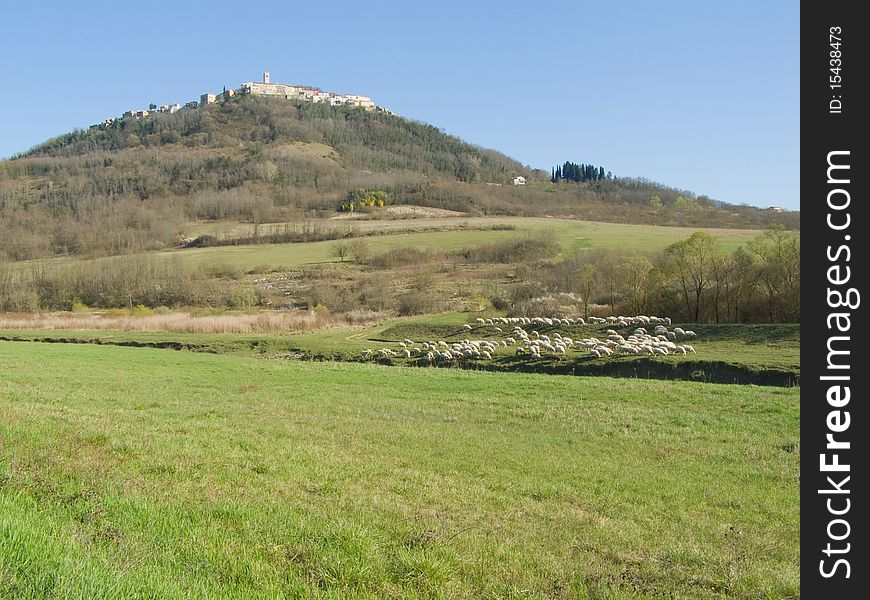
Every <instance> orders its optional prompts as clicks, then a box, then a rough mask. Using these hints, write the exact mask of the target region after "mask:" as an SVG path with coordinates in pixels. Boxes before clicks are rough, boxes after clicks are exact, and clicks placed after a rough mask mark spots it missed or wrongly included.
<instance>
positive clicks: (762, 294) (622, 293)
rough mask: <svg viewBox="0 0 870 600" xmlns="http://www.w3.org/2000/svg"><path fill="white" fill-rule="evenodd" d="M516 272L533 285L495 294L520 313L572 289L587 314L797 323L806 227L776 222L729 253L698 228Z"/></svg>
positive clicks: (580, 253) (503, 304)
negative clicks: (671, 239) (655, 247)
mask: <svg viewBox="0 0 870 600" xmlns="http://www.w3.org/2000/svg"><path fill="white" fill-rule="evenodd" d="M518 278H520V279H523V280H525V281H527V282H529V283H532V284H534V285H531V287H529V286H528V285H518V286H516V288H515V289H514V290H513V295H512V296H510V297H507V298H506V297H500V298H497V299H495V301H494V304H496V305H497V306H501V307H502V308H504V309H507V310H509V311H511V312H513V313H515V314H523V313H524V312H527V311H530V310H531V312H534V311H535V310H541V306H540V299H541V298H545V297H547V296H548V295H550V294H572V295H573V296H572V297H575V298H577V309H578V312H580V313H581V316H584V317H588V316H589V315H598V316H601V315H610V314H617V315H618V314H624V315H636V314H655V315H668V316H671V317H672V318H674V319H677V320H678V321H681V322H695V323H702V322H713V323H749V322H764V323H776V322H799V321H800V233H798V232H790V231H786V230H784V229H782V228H779V227H777V228H771V229H769V230H767V231H765V232H763V233H760V234H759V235H758V236H757V237H756V238H755V239H753V240H751V241H750V242H748V243H747V244H746V245H744V246H740V247H738V248H737V249H736V250H733V251H731V252H726V251H725V250H723V249H722V247H721V245H720V244H719V242H718V241H717V240H716V238H714V237H713V236H711V235H709V234H707V233H704V232H697V233H694V234H692V235H691V236H689V237H688V238H686V239H684V240H680V241H678V242H675V243H673V244H671V245H669V246H668V247H667V248H665V250H664V251H662V252H659V253H653V254H649V253H642V252H629V251H621V250H609V249H608V250H603V249H599V250H591V251H578V252H576V253H575V254H572V255H571V256H568V257H567V258H566V259H565V260H563V261H557V262H550V263H546V264H543V265H535V266H534V267H532V268H528V269H524V270H523V271H522V272H521V273H519V274H518ZM533 306H534V309H533V310H532V307H533ZM538 314H540V313H538Z"/></svg>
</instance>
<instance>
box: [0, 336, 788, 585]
mask: <svg viewBox="0 0 870 600" xmlns="http://www.w3.org/2000/svg"><path fill="white" fill-rule="evenodd" d="M85 365H87V367H84V366H85ZM0 373H2V374H3V376H2V377H0V436H2V443H0V597H4V598H6V597H9V598H43V597H63V598H133V597H137V598H151V597H153V598H174V597H189V598H193V597H197V598H201V597H209V598H223V597H230V598H280V597H287V598H295V597H321V598H354V597H358V598H368V597H371V598H384V597H394V598H415V597H417V598H423V597H426V598H430V597H436V598H438V597H443V598H552V597H568V598H648V597H655V596H667V595H674V596H677V597H689V598H721V597H741V598H749V597H752V598H783V597H789V596H792V597H796V596H798V595H799V594H800V580H799V573H798V562H799V549H798V540H799V534H798V526H799V499H798V475H799V437H798V436H799V392H798V390H796V389H784V388H772V387H755V386H727V385H709V384H699V383H688V382H676V383H674V382H668V383H664V382H658V381H643V380H641V381H638V380H618V379H608V378H580V377H575V378H571V377H552V376H540V375H527V374H501V373H477V372H469V371H460V370H441V369H391V368H388V367H381V366H376V365H362V364H339V363H310V362H298V361H267V360H258V359H255V358H251V357H243V356H230V355H212V354H202V353H189V352H167V351H163V350H155V349H146V348H119V347H111V346H95V345H72V344H30V343H8V342H0Z"/></svg>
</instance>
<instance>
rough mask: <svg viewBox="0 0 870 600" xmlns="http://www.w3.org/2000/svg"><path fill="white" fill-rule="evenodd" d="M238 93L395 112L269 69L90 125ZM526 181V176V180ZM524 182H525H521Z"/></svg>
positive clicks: (201, 104) (197, 105) (98, 126)
mask: <svg viewBox="0 0 870 600" xmlns="http://www.w3.org/2000/svg"><path fill="white" fill-rule="evenodd" d="M235 96H269V97H271V98H283V99H285V100H297V101H301V102H312V103H323V104H329V105H330V106H354V107H358V108H363V109H365V110H377V111H380V112H385V113H387V114H390V115H392V114H393V113H392V112H391V111H389V110H387V109H386V108H383V107H381V106H376V105H375V103H374V102H373V101H372V99H371V98H369V97H368V96H359V95H356V94H337V93H335V92H325V91H323V90H321V89H320V88H316V87H311V86H309V85H290V84H287V83H272V78H271V75H270V74H269V72H268V71H265V72H264V73H263V81H246V82H245V83H243V84H241V86H239V87H238V88H237V89H229V90H228V89H226V88H224V90H223V91H222V92H221V93H220V94H211V93H209V92H206V93H205V94H202V95H201V96H200V97H199V102H197V101H196V100H192V101H190V102H187V103H185V104H184V106H181V105H179V104H163V105H161V106H160V108H157V105H156V104H153V103H152V104H151V105H150V106H149V107H148V110H144V109H143V110H128V111H127V112H125V113H124V114H123V115H122V116H121V117H120V118H119V119H106V120H105V121H103V122H102V123H97V124H96V125H93V126H91V129H105V128H107V127H108V126H110V125H112V124H114V123H115V122H116V121H118V120H123V119H144V118H146V117H148V116H149V115H154V114H157V113H170V114H172V113H175V112H178V111H179V110H190V109H194V108H205V107H206V106H208V105H209V104H216V103H218V102H226V101H228V100H230V99H232V98H234V97H235ZM523 183H525V180H523ZM519 185H522V184H519Z"/></svg>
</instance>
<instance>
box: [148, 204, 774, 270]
mask: <svg viewBox="0 0 870 600" xmlns="http://www.w3.org/2000/svg"><path fill="white" fill-rule="evenodd" d="M314 223H315V224H317V225H318V226H320V227H325V228H328V227H333V228H336V229H340V230H342V231H345V232H347V233H351V232H355V233H357V234H359V233H362V234H366V233H370V232H372V231H377V232H378V233H379V234H381V235H374V236H367V237H366V239H367V240H368V242H369V245H370V247H371V250H372V251H373V252H375V253H378V252H386V251H387V250H391V249H394V248H402V247H413V248H417V249H421V250H435V251H451V250H459V249H461V248H464V247H468V246H477V245H480V244H486V243H492V242H499V241H502V240H506V239H510V238H513V237H517V236H518V235H528V234H529V233H533V234H534V233H540V232H544V231H549V232H552V233H553V235H554V236H555V239H556V241H557V242H558V243H559V244H560V246H561V247H562V250H563V252H570V251H573V250H576V249H583V248H618V249H622V250H638V251H642V252H649V251H657V250H663V249H664V248H665V247H666V246H667V245H668V244H672V243H674V242H676V241H678V240H682V239H685V238H687V237H689V236H690V235H691V234H692V233H694V232H695V231H698V228H691V227H666V226H661V225H633V224H622V223H600V222H594V221H580V220H575V219H558V218H542V217H540V218H536V217H467V218H459V217H446V218H445V217H436V218H420V219H396V220H374V219H373V220H359V221H350V220H342V221H338V222H335V221H333V220H330V219H321V220H317V221H315V222H314ZM274 225H275V227H276V228H277V229H278V230H279V231H280V227H281V225H282V224H274ZM424 226H429V227H433V228H449V227H455V228H456V229H455V230H447V231H432V232H414V233H407V232H405V231H403V230H405V229H412V230H413V229H414V228H420V227H424ZM498 226H505V227H513V228H514V229H504V230H499V229H493V228H494V227H498ZM252 227H253V226H251V225H248V224H241V223H239V224H235V225H231V226H227V225H226V224H220V225H212V226H209V225H207V224H203V223H198V224H196V226H195V227H194V231H196V232H197V233H199V234H203V233H210V234H216V235H218V236H220V232H221V231H227V230H228V232H229V233H228V235H229V237H234V236H235V237H238V236H240V235H251V233H252V231H253V230H252ZM268 227H269V226H268V225H264V226H261V229H263V231H264V232H268V231H269V228H268ZM475 229H479V230H475ZM704 230H705V231H707V232H708V233H710V234H711V235H713V236H714V237H715V238H716V239H717V240H719V242H720V243H721V245H722V248H723V249H724V250H726V251H729V252H730V251H733V250H735V249H736V248H737V247H738V246H740V245H741V244H745V243H746V242H748V241H749V240H752V239H753V238H755V237H757V236H758V234H759V233H760V232H759V231H758V230H755V229H704ZM333 246H334V242H331V241H326V242H308V243H302V244H271V245H257V246H222V247H213V248H192V249H184V250H176V251H172V252H168V253H165V255H180V256H182V257H184V259H185V260H187V261H190V263H191V264H196V265H199V264H206V263H226V264H231V265H234V266H237V267H239V268H243V269H249V268H253V267H255V266H258V265H272V266H286V267H298V266H301V265H304V264H312V263H322V262H336V261H338V259H337V258H336V257H335V256H333V255H332V248H333Z"/></svg>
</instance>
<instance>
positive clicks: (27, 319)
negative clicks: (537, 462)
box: [0, 311, 800, 385]
mask: <svg viewBox="0 0 870 600" xmlns="http://www.w3.org/2000/svg"><path fill="white" fill-rule="evenodd" d="M300 313H301V315H300V316H296V317H291V316H288V315H285V314H284V313H282V312H276V313H271V314H270V313H268V312H265V313H259V314H255V315H250V314H244V313H242V314H219V315H215V316H202V317H196V316H190V315H183V314H180V313H173V314H169V315H165V316H161V315H153V316H145V317H113V316H105V317H100V316H99V315H97V314H84V315H82V314H76V313H71V314H67V315H50V316H42V317H33V316H29V315H22V316H20V317H6V318H0V340H2V339H6V340H19V341H49V342H77V343H96V344H102V345H134V346H150V347H164V348H174V349H183V350H192V351H198V352H211V353H219V354H238V355H245V356H258V357H265V358H276V357H278V358H281V357H291V358H308V359H317V360H334V361H343V362H348V361H350V362H359V361H363V360H364V359H363V357H362V356H361V353H362V351H363V350H365V349H367V348H371V349H374V350H375V351H377V349H379V348H393V349H396V350H398V349H400V348H399V346H398V344H399V342H401V341H402V340H404V339H412V340H415V341H416V342H417V344H420V343H421V342H422V341H425V340H446V341H448V342H455V341H460V340H462V339H464V338H471V339H488V340H495V341H499V340H502V339H506V338H507V337H509V336H510V335H511V334H510V333H509V332H496V331H495V330H494V328H492V327H487V326H477V325H475V326H474V328H473V329H472V330H470V331H466V330H465V329H464V327H463V324H464V323H466V322H468V323H473V322H474V320H475V318H476V317H477V316H478V315H479V314H480V313H471V312H456V313H444V314H440V315H424V316H418V317H403V318H392V319H387V320H385V321H381V322H377V323H370V324H363V325H357V326H347V325H342V324H339V323H338V322H336V321H334V320H332V319H331V318H330V315H319V314H317V313H316V312H304V311H300ZM682 326H683V327H685V328H687V329H692V330H695V331H696V332H697V333H698V335H699V338H698V340H697V343H695V348H696V350H697V352H696V353H694V354H687V355H677V354H672V355H669V356H664V357H661V356H660V357H656V358H655V359H647V358H644V357H641V356H618V355H616V356H612V357H604V358H594V357H592V356H591V355H589V354H588V353H586V352H582V351H571V352H570V353H569V355H568V356H566V357H565V358H564V359H563V360H560V361H558V362H555V361H554V360H553V358H552V357H543V358H541V359H535V360H530V359H529V358H528V357H518V356H516V354H515V348H514V347H513V346H511V347H507V348H499V349H498V350H496V352H495V354H494V356H493V359H494V360H492V361H483V360H468V361H459V362H456V363H455V364H453V365H452V366H457V367H462V368H467V369H488V370H499V371H508V372H512V371H518V370H523V371H527V372H539V373H562V374H583V373H586V374H590V375H591V374H608V375H621V376H629V377H652V378H661V379H695V380H701V381H716V382H720V383H721V382H725V383H737V382H749V383H763V384H767V385H796V384H798V383H799V381H800V325H798V324H765V325H745V324H723V325H712V324H700V323H698V324H692V323H689V324H686V323H683V324H682ZM282 328H283V330H282ZM609 328H610V326H609V325H585V326H571V327H558V328H553V327H548V326H544V327H540V326H535V327H529V328H528V329H529V330H531V329H536V330H538V329H539V330H540V332H541V333H544V334H551V335H552V334H553V333H555V332H560V333H561V334H564V335H570V336H572V337H574V338H578V339H579V338H583V337H601V338H603V337H606V333H605V331H606V330H607V329H609ZM621 329H622V330H623V331H622V333H624V334H625V335H628V334H629V333H630V331H631V330H632V329H633V328H632V327H629V328H621ZM374 360H375V361H376V362H378V363H379V364H384V365H395V366H428V364H429V363H427V362H426V361H425V360H423V359H421V357H419V356H416V357H412V358H410V359H406V358H402V357H396V358H377V359H374ZM638 369H640V370H638Z"/></svg>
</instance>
